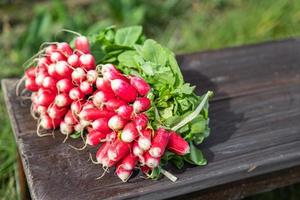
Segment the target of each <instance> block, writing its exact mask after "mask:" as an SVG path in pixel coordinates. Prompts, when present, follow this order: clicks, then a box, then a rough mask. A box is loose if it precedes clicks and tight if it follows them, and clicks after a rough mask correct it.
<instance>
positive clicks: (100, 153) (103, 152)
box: [96, 142, 110, 163]
mask: <svg viewBox="0 0 300 200" xmlns="http://www.w3.org/2000/svg"><path fill="white" fill-rule="evenodd" d="M109 147H110V143H108V142H105V143H103V144H102V145H101V146H100V147H99V149H98V151H97V153H96V159H97V161H98V163H102V159H103V157H104V156H105V155H107V150H108V149H109Z"/></svg>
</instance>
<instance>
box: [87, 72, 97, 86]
mask: <svg viewBox="0 0 300 200" xmlns="http://www.w3.org/2000/svg"><path fill="white" fill-rule="evenodd" d="M97 78H98V72H97V71H96V70H89V71H87V73H86V80H87V81H88V82H89V83H95V82H96V80H97Z"/></svg>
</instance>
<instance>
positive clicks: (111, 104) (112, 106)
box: [105, 98, 127, 111]
mask: <svg viewBox="0 0 300 200" xmlns="http://www.w3.org/2000/svg"><path fill="white" fill-rule="evenodd" d="M124 105H127V103H126V102H125V101H123V100H121V99H117V98H113V99H109V100H108V101H107V102H106V103H105V106H106V108H107V109H108V110H111V111H115V110H117V109H118V108H119V107H120V106H124Z"/></svg>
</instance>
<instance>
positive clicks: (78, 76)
mask: <svg viewBox="0 0 300 200" xmlns="http://www.w3.org/2000/svg"><path fill="white" fill-rule="evenodd" d="M71 77H72V81H73V82H74V83H75V84H77V85H79V84H80V83H81V82H82V81H84V80H85V79H86V73H85V71H84V70H83V69H82V68H80V67H78V68H76V69H74V71H73V72H72V74H71Z"/></svg>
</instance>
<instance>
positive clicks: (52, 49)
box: [45, 44, 57, 56]
mask: <svg viewBox="0 0 300 200" xmlns="http://www.w3.org/2000/svg"><path fill="white" fill-rule="evenodd" d="M56 49H57V46H56V44H50V45H49V46H47V47H46V48H45V53H46V55H47V56H50V55H51V54H52V53H53V52H55V51H56Z"/></svg>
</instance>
